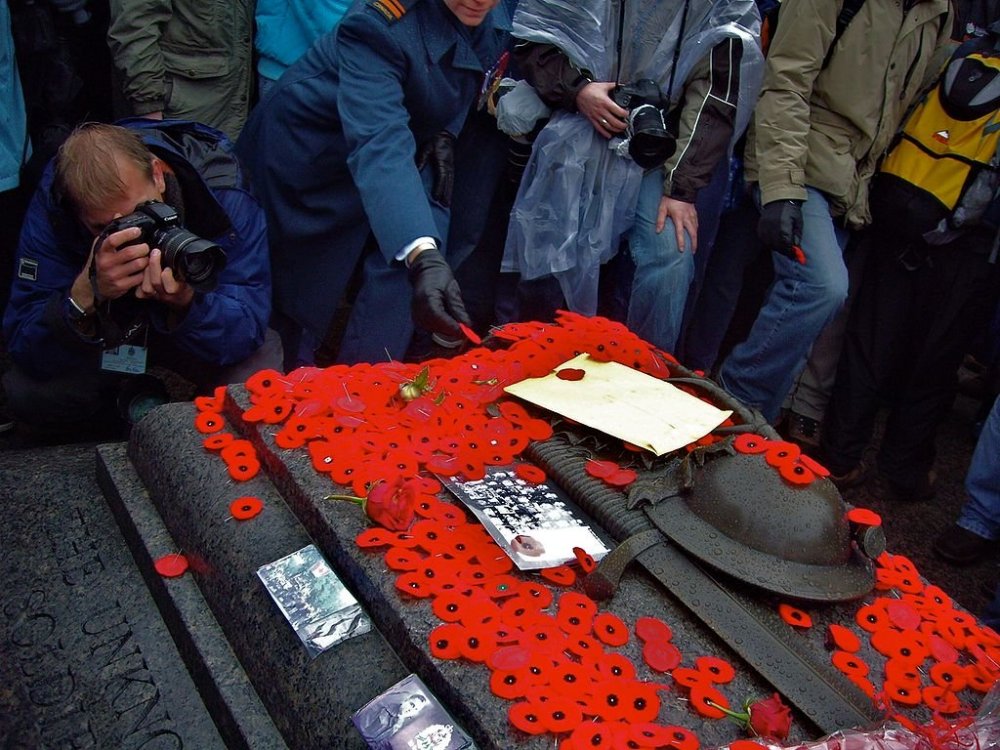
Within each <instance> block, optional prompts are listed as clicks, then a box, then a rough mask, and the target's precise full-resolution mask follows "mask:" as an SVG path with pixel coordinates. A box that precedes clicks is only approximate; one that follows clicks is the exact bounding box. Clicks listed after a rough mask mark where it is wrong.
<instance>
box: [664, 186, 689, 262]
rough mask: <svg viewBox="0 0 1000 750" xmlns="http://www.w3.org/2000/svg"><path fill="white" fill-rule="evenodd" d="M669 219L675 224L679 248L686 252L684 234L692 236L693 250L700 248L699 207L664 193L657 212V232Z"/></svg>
mask: <svg viewBox="0 0 1000 750" xmlns="http://www.w3.org/2000/svg"><path fill="white" fill-rule="evenodd" d="M667 219H670V220H671V221H672V222H673V224H674V232H676V234H677V249H678V250H680V251H681V252H682V253H683V252H684V246H685V242H684V234H685V232H686V233H687V236H688V237H690V238H691V252H692V253H693V252H696V251H697V250H698V209H697V208H695V205H694V204H693V203H688V202H687V201H681V200H677V199H676V198H671V197H670V196H669V195H664V196H663V197H662V198H660V210H659V211H657V213H656V233H657V234H659V233H660V232H662V231H663V228H664V227H665V226H666V225H667Z"/></svg>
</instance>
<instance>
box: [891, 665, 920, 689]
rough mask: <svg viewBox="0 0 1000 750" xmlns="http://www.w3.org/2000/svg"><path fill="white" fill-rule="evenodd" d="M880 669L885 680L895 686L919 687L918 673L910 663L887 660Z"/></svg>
mask: <svg viewBox="0 0 1000 750" xmlns="http://www.w3.org/2000/svg"><path fill="white" fill-rule="evenodd" d="M882 669H883V671H884V672H885V678H886V679H887V680H889V681H890V682H892V683H893V684H895V685H904V686H906V687H920V682H921V678H920V672H918V671H917V668H916V667H915V666H914V665H913V663H911V662H905V661H900V660H899V659H887V660H886V662H885V664H884V665H883V666H882Z"/></svg>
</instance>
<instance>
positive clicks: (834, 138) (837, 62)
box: [746, 0, 952, 228]
mask: <svg viewBox="0 0 1000 750" xmlns="http://www.w3.org/2000/svg"><path fill="white" fill-rule="evenodd" d="M842 5H843V1H842V0H784V2H783V3H782V8H781V15H780V18H779V22H778V28H777V31H776V33H775V36H774V39H773V40H772V41H771V46H770V49H769V51H768V57H767V68H766V71H765V74H764V86H763V88H762V90H761V96H760V100H759V101H758V103H757V109H756V112H755V114H754V119H753V122H752V124H751V127H750V132H749V136H748V141H747V151H746V174H747V179H748V180H749V181H751V182H759V184H760V189H761V199H762V202H763V203H770V202H771V201H775V200H783V199H795V200H804V199H805V197H806V191H805V188H806V185H809V186H810V187H813V188H816V189H818V190H821V191H823V192H824V193H825V194H826V195H827V197H828V199H829V201H830V207H831V210H832V212H833V214H834V215H835V216H843V217H844V220H845V222H846V223H847V225H848V226H850V227H854V228H858V227H861V226H864V225H865V224H867V223H868V222H869V221H870V220H871V215H870V213H869V210H868V186H869V183H870V181H871V178H872V176H873V175H874V174H875V170H876V167H877V164H878V161H879V159H880V158H881V157H882V156H883V155H884V153H885V151H886V149H887V148H888V147H889V144H890V143H891V141H892V138H893V135H894V134H895V132H896V129H897V128H898V127H899V123H900V121H901V120H902V118H903V115H904V114H905V113H906V111H907V109H908V108H909V106H910V104H911V103H912V102H913V100H914V99H915V98H916V96H917V95H918V94H919V93H920V91H921V89H922V87H923V85H924V82H925V78H927V77H928V73H929V72H930V67H931V66H932V64H933V63H932V59H933V58H934V52H935V50H936V49H937V48H938V47H939V46H940V45H943V44H946V43H947V42H948V40H949V35H950V32H951V26H952V19H951V17H950V9H949V2H948V0H917V1H916V2H912V3H906V2H905V1H904V2H900V0H866V2H865V3H864V5H863V6H862V7H861V9H860V10H859V11H858V13H857V15H856V16H855V18H854V19H853V20H852V21H851V23H850V25H849V26H848V27H847V30H846V31H845V32H844V33H843V35H842V36H841V38H840V39H839V40H838V41H837V43H836V46H835V47H834V49H833V52H832V54H830V57H829V60H828V62H827V64H826V65H825V66H824V60H825V59H826V58H827V52H828V50H829V49H830V46H831V43H832V42H833V38H834V30H835V28H836V22H837V17H838V15H839V14H840V9H841V7H842ZM908 6H909V9H908V10H907V9H906V8H907V7H908Z"/></svg>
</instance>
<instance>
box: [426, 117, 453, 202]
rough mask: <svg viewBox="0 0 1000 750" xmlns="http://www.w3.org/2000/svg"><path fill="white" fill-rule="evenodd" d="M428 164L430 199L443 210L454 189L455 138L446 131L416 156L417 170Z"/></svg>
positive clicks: (427, 144) (432, 139)
mask: <svg viewBox="0 0 1000 750" xmlns="http://www.w3.org/2000/svg"><path fill="white" fill-rule="evenodd" d="M428 164H430V165H431V170H433V174H434V185H433V187H431V197H432V198H433V199H434V200H435V201H437V202H438V203H440V204H441V205H442V206H444V207H445V208H448V207H449V206H450V205H451V191H452V189H453V188H454V187H455V136H453V135H452V134H451V133H449V132H448V131H447V130H442V131H441V132H440V133H438V134H437V135H435V136H434V137H433V138H431V139H430V140H429V141H427V143H425V144H424V147H423V148H422V149H420V153H419V154H417V169H418V170H419V169H423V168H424V167H426V166H427V165H428Z"/></svg>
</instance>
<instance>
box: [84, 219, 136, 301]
mask: <svg viewBox="0 0 1000 750" xmlns="http://www.w3.org/2000/svg"><path fill="white" fill-rule="evenodd" d="M141 235H142V232H141V231H140V229H139V228H138V227H130V228H128V229H123V230H122V231H120V232H114V233H113V234H110V235H108V236H107V237H104V235H101V236H100V237H98V239H97V241H96V242H95V245H97V246H96V247H95V248H94V251H93V260H92V262H93V264H94V284H95V289H94V291H95V292H96V293H97V298H98V301H102V300H106V299H118V298H119V297H121V296H122V295H124V294H126V293H128V292H129V291H130V290H132V289H134V288H135V287H137V286H139V284H141V283H142V277H143V274H144V273H145V271H146V267H147V266H148V265H149V258H148V256H149V246H148V245H146V244H145V243H140V244H138V245H129V244H128V243H129V242H133V241H135V240H137V239H138V238H139V237H140V236H141ZM102 238H103V240H102ZM97 243H100V244H99V245H98V244H97Z"/></svg>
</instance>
